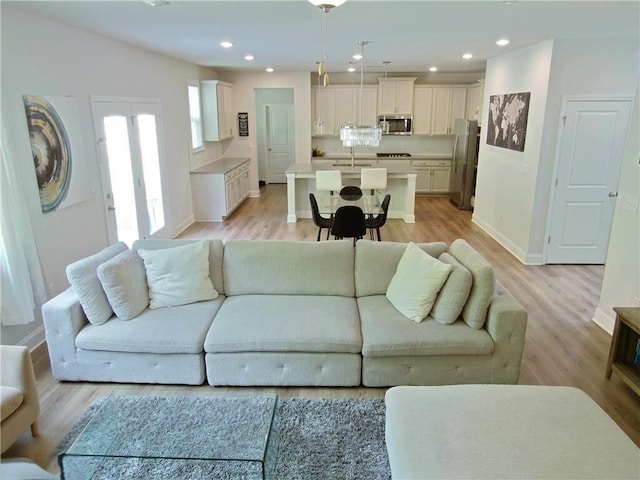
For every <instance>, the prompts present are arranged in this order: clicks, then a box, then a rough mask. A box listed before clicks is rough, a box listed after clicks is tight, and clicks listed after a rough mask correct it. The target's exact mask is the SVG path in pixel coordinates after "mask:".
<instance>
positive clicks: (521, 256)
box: [471, 214, 544, 265]
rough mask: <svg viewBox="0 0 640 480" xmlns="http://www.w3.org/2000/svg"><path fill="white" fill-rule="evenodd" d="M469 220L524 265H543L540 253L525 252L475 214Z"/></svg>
mask: <svg viewBox="0 0 640 480" xmlns="http://www.w3.org/2000/svg"><path fill="white" fill-rule="evenodd" d="M471 221H472V222H473V223H475V224H476V225H477V226H478V227H480V228H481V229H482V230H484V231H485V232H486V233H488V234H489V235H490V236H491V237H492V238H493V239H494V240H495V241H496V242H498V243H499V244H500V245H502V246H503V247H504V248H506V249H507V251H509V253H511V255H513V256H514V257H516V258H517V259H518V260H520V261H521V262H522V263H523V264H524V265H544V263H543V262H542V255H541V254H527V252H525V251H524V250H522V249H521V248H520V247H518V246H517V245H515V244H514V243H513V242H512V241H511V240H509V239H508V238H506V237H505V236H504V235H502V234H501V233H500V232H498V231H497V230H496V229H494V228H493V227H492V226H491V225H489V224H488V223H486V222H485V221H484V220H482V219H481V218H478V216H477V215H475V214H474V215H472V217H471Z"/></svg>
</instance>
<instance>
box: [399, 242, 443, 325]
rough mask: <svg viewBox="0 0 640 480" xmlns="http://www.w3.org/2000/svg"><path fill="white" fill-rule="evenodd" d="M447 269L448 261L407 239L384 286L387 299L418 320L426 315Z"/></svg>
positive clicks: (408, 315)
mask: <svg viewBox="0 0 640 480" xmlns="http://www.w3.org/2000/svg"><path fill="white" fill-rule="evenodd" d="M451 269H452V267H451V265H447V264H445V263H442V262H440V261H439V260H437V259H435V258H433V257H432V256H431V255H429V254H428V253H425V252H424V251H423V250H422V249H421V248H420V247H418V246H417V245H416V244H415V243H412V242H411V243H409V244H408V245H407V248H406V249H405V251H404V254H403V255H402V258H400V262H398V268H397V269H396V273H395V275H394V276H393V278H392V279H391V282H390V283H389V286H388V287H387V299H388V300H389V301H390V302H391V304H392V305H393V306H394V307H395V308H396V310H398V311H399V312H400V313H401V314H402V315H404V316H405V317H407V318H409V319H411V320H413V321H414V322H422V320H424V319H425V317H426V316H427V315H429V312H430V311H431V308H432V307H433V304H434V302H435V301H436V297H437V295H438V292H439V291H440V289H441V288H442V285H444V282H446V280H447V277H448V276H449V273H450V272H451Z"/></svg>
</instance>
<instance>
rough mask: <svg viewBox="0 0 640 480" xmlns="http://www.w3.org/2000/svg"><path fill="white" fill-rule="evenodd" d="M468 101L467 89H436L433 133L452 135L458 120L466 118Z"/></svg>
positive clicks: (432, 123)
mask: <svg viewBox="0 0 640 480" xmlns="http://www.w3.org/2000/svg"><path fill="white" fill-rule="evenodd" d="M466 99H467V87H434V89H433V112H432V116H431V133H432V134H434V135H446V134H450V133H452V132H453V131H454V124H455V120H456V118H466V113H467V112H466Z"/></svg>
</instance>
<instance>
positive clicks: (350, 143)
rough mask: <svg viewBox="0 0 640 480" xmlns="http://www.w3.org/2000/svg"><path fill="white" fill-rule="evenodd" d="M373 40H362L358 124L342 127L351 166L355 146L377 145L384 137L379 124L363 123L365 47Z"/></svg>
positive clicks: (341, 135)
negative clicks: (349, 151)
mask: <svg viewBox="0 0 640 480" xmlns="http://www.w3.org/2000/svg"><path fill="white" fill-rule="evenodd" d="M369 43H371V42H368V41H364V40H362V41H360V42H358V45H360V52H361V58H360V101H359V105H360V108H359V112H358V113H359V116H358V125H352V124H349V125H344V126H342V127H340V140H342V145H344V146H345V147H351V166H352V167H353V164H354V157H353V147H377V146H378V145H380V139H381V138H382V129H381V128H380V127H379V126H378V125H371V126H368V125H363V124H362V99H363V90H364V88H363V83H364V68H363V66H364V65H363V63H364V47H365V46H366V45H368V44H369Z"/></svg>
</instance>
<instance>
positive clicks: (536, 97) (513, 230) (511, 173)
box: [473, 40, 553, 262]
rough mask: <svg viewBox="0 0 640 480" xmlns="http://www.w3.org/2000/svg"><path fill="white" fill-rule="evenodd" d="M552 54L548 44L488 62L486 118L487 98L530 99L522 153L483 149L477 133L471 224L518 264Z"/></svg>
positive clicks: (527, 227) (525, 243)
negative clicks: (511, 96) (521, 94)
mask: <svg viewBox="0 0 640 480" xmlns="http://www.w3.org/2000/svg"><path fill="white" fill-rule="evenodd" d="M552 52H553V40H548V41H545V42H542V43H538V44H536V45H533V46H530V47H526V48H522V49H519V50H516V51H513V52H510V53H507V54H504V55H500V56H498V57H494V58H490V59H489V61H488V62H487V71H486V80H485V89H484V105H483V109H482V111H483V112H484V114H483V115H484V116H485V118H486V117H487V115H488V112H489V109H488V105H489V97H490V96H491V95H498V94H505V93H518V92H531V97H530V104H529V117H528V122H527V136H526V140H525V147H524V152H516V151H514V150H508V149H505V148H499V147H494V146H492V145H487V143H486V134H487V132H486V128H485V129H483V131H482V137H481V139H480V148H479V154H478V173H477V180H476V197H475V207H474V212H473V221H474V222H475V223H476V224H478V225H479V226H480V227H482V228H483V229H484V230H486V231H487V232H488V233H489V234H490V235H491V236H493V237H494V238H495V239H496V240H497V241H498V242H500V243H501V244H502V245H503V246H504V247H505V248H507V249H508V250H509V251H510V252H511V253H513V254H514V255H515V256H516V257H517V258H519V259H520V260H521V261H523V262H527V260H528V259H527V254H528V250H529V237H530V233H531V228H532V225H531V218H532V212H533V207H534V200H535V195H536V187H537V184H536V182H537V172H538V168H539V163H540V151H541V147H542V138H543V131H544V119H545V108H546V105H547V90H548V85H549V72H550V70H551V57H552ZM483 123H486V122H483Z"/></svg>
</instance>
